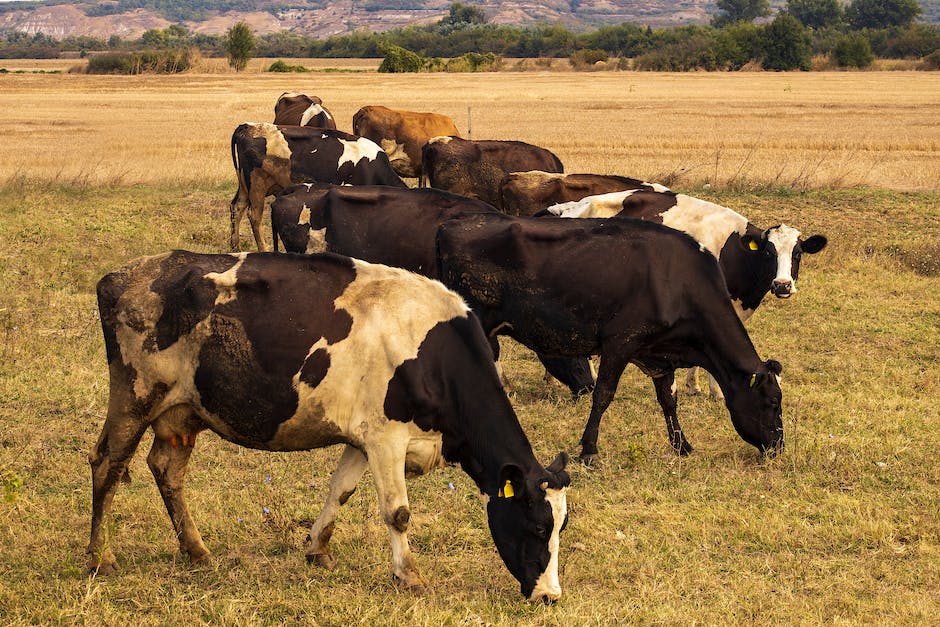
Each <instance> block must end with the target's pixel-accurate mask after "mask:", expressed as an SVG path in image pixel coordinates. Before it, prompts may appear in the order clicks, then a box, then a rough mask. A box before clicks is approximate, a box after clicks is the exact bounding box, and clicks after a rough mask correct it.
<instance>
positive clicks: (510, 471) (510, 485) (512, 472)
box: [496, 464, 525, 499]
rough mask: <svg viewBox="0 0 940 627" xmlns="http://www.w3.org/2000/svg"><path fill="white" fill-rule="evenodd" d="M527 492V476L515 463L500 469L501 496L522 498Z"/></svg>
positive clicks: (498, 493)
mask: <svg viewBox="0 0 940 627" xmlns="http://www.w3.org/2000/svg"><path fill="white" fill-rule="evenodd" d="M523 494H525V477H524V476H523V474H522V469H521V468H519V467H518V466H516V465H515V464H506V465H505V466H503V467H502V468H501V469H500V471H499V491H498V492H497V494H496V496H498V497H499V498H505V499H512V498H521V497H522V496H523Z"/></svg>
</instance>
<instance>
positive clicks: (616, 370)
mask: <svg viewBox="0 0 940 627" xmlns="http://www.w3.org/2000/svg"><path fill="white" fill-rule="evenodd" d="M618 348H619V350H616V351H614V350H609V351H604V350H602V352H601V365H600V368H598V372H597V382H596V383H595V384H594V396H593V398H592V403H591V415H590V416H589V417H588V421H587V425H586V426H585V427H584V434H583V435H582V436H581V455H580V456H579V459H580V460H581V463H583V464H585V465H591V464H592V463H593V462H594V457H595V456H596V455H597V434H598V431H599V429H600V426H601V417H602V416H603V415H604V412H605V411H606V410H607V407H608V406H609V405H610V402H611V401H612V400H614V394H616V392H617V384H618V383H620V375H622V374H623V371H624V369H625V368H626V367H627V364H628V363H630V355H631V354H632V351H631V350H627V349H626V347H623V346H621V347H618Z"/></svg>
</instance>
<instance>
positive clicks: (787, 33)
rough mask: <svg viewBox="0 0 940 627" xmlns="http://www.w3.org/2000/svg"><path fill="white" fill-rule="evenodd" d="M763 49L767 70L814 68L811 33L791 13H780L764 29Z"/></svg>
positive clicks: (764, 64) (763, 61)
mask: <svg viewBox="0 0 940 627" xmlns="http://www.w3.org/2000/svg"><path fill="white" fill-rule="evenodd" d="M761 48H762V50H763V53H764V58H763V59H762V63H763V66H764V69H765V70H809V69H810V67H811V66H812V58H813V52H812V48H811V47H810V37H809V33H807V31H806V29H805V28H803V25H802V24H801V23H800V21H799V20H798V19H796V18H795V17H793V16H792V15H790V14H789V13H778V14H777V17H776V18H774V21H773V22H771V23H770V24H768V25H767V26H765V27H764V31H763V33H762V36H761Z"/></svg>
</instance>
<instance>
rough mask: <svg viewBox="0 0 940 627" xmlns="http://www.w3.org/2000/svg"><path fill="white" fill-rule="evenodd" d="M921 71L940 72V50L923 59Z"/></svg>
mask: <svg viewBox="0 0 940 627" xmlns="http://www.w3.org/2000/svg"><path fill="white" fill-rule="evenodd" d="M920 69H921V70H940V50H935V51H933V52H931V53H930V54H928V55H927V56H926V57H924V58H923V60H922V61H921V64H920Z"/></svg>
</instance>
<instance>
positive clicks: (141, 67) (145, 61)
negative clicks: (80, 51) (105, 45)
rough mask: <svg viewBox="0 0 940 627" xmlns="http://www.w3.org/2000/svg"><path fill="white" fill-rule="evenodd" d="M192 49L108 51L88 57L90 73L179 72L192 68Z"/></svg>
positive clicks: (88, 70)
mask: <svg viewBox="0 0 940 627" xmlns="http://www.w3.org/2000/svg"><path fill="white" fill-rule="evenodd" d="M193 61H194V55H193V53H192V52H191V51H190V50H180V49H167V50H143V51H140V52H108V53H105V54H96V55H94V56H90V57H88V69H87V70H86V71H87V72H88V73H89V74H178V73H180V72H185V71H186V70H188V69H190V68H191V67H192V65H193Z"/></svg>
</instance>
